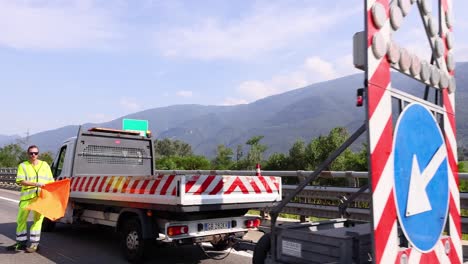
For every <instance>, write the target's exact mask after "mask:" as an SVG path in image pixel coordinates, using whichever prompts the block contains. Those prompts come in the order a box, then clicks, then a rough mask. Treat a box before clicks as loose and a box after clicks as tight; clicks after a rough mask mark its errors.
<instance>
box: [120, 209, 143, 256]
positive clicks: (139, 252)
mask: <svg viewBox="0 0 468 264" xmlns="http://www.w3.org/2000/svg"><path fill="white" fill-rule="evenodd" d="M141 230H142V229H141V224H140V221H139V220H138V219H137V218H130V219H127V220H126V221H125V222H124V223H123V226H122V231H121V235H122V237H121V242H120V246H121V249H122V252H123V254H124V256H125V258H126V259H127V260H128V261H130V262H131V263H140V262H141V261H142V260H143V258H144V255H145V247H146V246H147V245H146V243H145V240H144V239H143V232H142V231H141Z"/></svg>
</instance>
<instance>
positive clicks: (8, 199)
mask: <svg viewBox="0 0 468 264" xmlns="http://www.w3.org/2000/svg"><path fill="white" fill-rule="evenodd" d="M0 199H3V200H7V201H10V202H14V203H19V201H18V200H13V199H10V198H6V197H2V196H0Z"/></svg>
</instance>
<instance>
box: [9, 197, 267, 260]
mask: <svg viewBox="0 0 468 264" xmlns="http://www.w3.org/2000/svg"><path fill="white" fill-rule="evenodd" d="M18 198H19V193H18V192H16V191H11V190H4V189H0V263H2V264H10V263H11V264H13V263H21V264H29V263H34V264H36V263H37V264H45V263H67V264H68V263H74V264H76V263H90V264H92V263H96V264H104V263H113V264H118V263H127V262H126V261H125V259H124V258H123V257H122V256H121V253H120V250H119V242H118V236H117V234H116V233H115V232H113V230H112V229H110V228H106V227H99V226H93V225H89V226H74V225H65V224H57V226H56V229H55V230H54V232H50V233H46V232H42V234H41V244H40V250H39V251H38V252H37V253H25V252H22V251H21V252H10V251H7V250H6V247H7V246H9V245H12V244H14V243H15V228H16V223H15V222H16V214H17V210H18V209H17V208H18V200H19V199H18ZM260 236H261V233H260V232H250V233H249V234H248V235H247V236H246V238H248V239H251V240H254V241H256V240H258V239H259V237H260ZM204 248H205V250H208V254H209V255H210V256H211V257H214V258H222V257H224V256H226V254H228V253H229V255H228V256H227V257H226V258H224V259H222V260H214V259H212V258H210V257H208V256H206V255H205V253H204V252H203V251H202V250H201V249H200V248H199V247H198V246H182V247H174V246H168V245H157V244H155V245H154V246H152V250H151V251H150V254H149V256H148V257H147V258H146V261H145V263H168V264H169V263H170V264H176V263H202V264H214V263H217V264H219V263H223V264H231V263H232V264H234V263H235V264H247V263H252V252H251V251H239V252H237V251H235V250H232V251H230V250H226V251H221V252H217V251H210V246H209V245H205V246H204Z"/></svg>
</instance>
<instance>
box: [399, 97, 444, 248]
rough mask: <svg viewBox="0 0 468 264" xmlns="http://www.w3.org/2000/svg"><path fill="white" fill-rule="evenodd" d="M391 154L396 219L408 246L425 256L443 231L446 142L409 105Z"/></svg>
mask: <svg viewBox="0 0 468 264" xmlns="http://www.w3.org/2000/svg"><path fill="white" fill-rule="evenodd" d="M393 150H394V166H395V167H394V171H395V172H394V181H395V188H394V192H395V200H396V206H397V214H398V219H399V220H400V224H401V227H402V229H403V232H404V233H405V235H406V238H407V239H408V240H409V241H410V242H411V244H412V245H413V246H414V247H416V248H417V249H418V250H419V251H422V252H428V251H430V250H432V249H433V248H434V246H435V245H436V244H437V242H438V241H439V238H440V236H441V234H442V231H443V229H444V225H445V221H446V218H447V211H448V202H449V199H448V198H449V188H448V170H447V168H448V164H447V149H446V146H445V141H444V138H443V136H442V133H441V130H440V128H439V125H438V124H437V121H436V120H435V118H434V116H433V115H432V113H431V112H430V111H429V110H428V109H427V108H426V107H424V106H423V105H421V104H419V103H412V104H410V105H408V106H407V107H406V108H405V110H404V111H403V112H402V113H401V115H400V116H399V118H398V121H397V124H396V127H395V134H394V147H393Z"/></svg>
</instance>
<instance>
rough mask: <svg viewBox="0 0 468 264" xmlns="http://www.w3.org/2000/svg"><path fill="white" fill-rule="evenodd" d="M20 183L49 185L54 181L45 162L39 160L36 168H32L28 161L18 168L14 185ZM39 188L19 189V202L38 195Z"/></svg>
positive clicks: (27, 187)
mask: <svg viewBox="0 0 468 264" xmlns="http://www.w3.org/2000/svg"><path fill="white" fill-rule="evenodd" d="M21 181H29V182H38V183H43V184H46V183H49V182H53V181H54V177H53V176H52V171H51V170H50V167H49V164H47V162H45V161H42V160H39V162H38V163H37V165H36V166H33V165H32V164H31V163H30V162H29V161H25V162H23V163H21V164H20V165H19V166H18V171H17V174H16V183H20V182H21ZM39 191H40V188H38V187H34V186H22V187H21V197H20V200H21V201H25V200H30V199H32V198H35V197H37V196H38V195H39Z"/></svg>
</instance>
